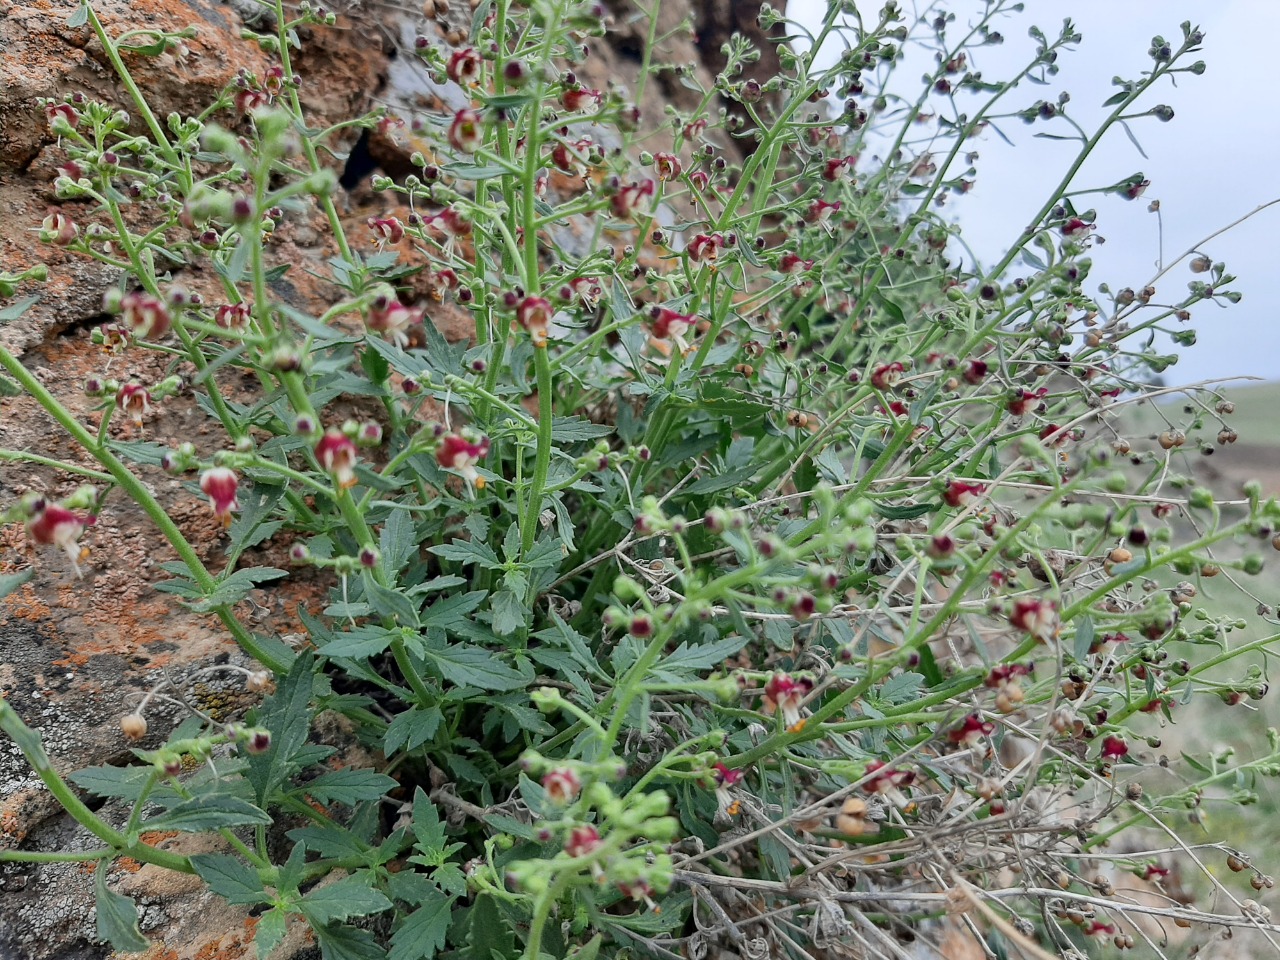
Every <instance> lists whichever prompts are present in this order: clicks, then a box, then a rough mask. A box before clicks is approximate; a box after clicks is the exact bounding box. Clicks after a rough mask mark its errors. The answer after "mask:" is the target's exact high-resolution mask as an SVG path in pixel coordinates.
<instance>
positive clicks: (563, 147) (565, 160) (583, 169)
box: [551, 137, 595, 177]
mask: <svg viewBox="0 0 1280 960" xmlns="http://www.w3.org/2000/svg"><path fill="white" fill-rule="evenodd" d="M593 146H595V144H594V143H592V141H591V139H590V138H589V137H583V138H582V139H581V140H578V141H577V142H575V143H568V142H567V141H564V140H561V141H559V142H557V143H556V145H555V146H554V147H552V148H551V162H552V163H554V164H555V165H556V168H557V169H559V170H561V171H563V172H564V173H567V174H569V175H570V176H571V177H585V176H586V175H587V164H586V161H585V159H584V158H585V157H586V156H587V155H588V154H589V153H590V152H591V148H592V147H593Z"/></svg>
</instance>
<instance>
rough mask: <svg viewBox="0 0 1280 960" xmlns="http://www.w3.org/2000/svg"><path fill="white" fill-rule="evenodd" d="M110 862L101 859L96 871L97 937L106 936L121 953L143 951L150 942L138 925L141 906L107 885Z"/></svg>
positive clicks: (94, 880) (103, 938) (107, 940)
mask: <svg viewBox="0 0 1280 960" xmlns="http://www.w3.org/2000/svg"><path fill="white" fill-rule="evenodd" d="M109 863H110V861H109V860H101V861H99V863H98V869H97V870H96V871H95V872H94V875H93V894H94V900H95V902H96V903H97V926H98V939H99V940H105V941H106V942H107V943H109V944H111V946H112V948H114V949H115V950H118V951H120V952H121V953H140V952H142V951H143V950H146V949H148V948H149V947H150V946H151V943H150V941H148V940H147V938H146V937H144V936H143V935H142V931H140V930H139V929H138V908H137V906H135V905H134V902H133V901H132V900H130V899H129V898H128V897H126V896H124V895H123V894H120V893H116V892H115V891H114V890H112V889H111V888H110V887H108V886H107V868H108V865H109Z"/></svg>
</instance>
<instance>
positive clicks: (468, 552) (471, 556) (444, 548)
mask: <svg viewBox="0 0 1280 960" xmlns="http://www.w3.org/2000/svg"><path fill="white" fill-rule="evenodd" d="M427 552H428V553H434V554H435V555H436V556H437V557H439V558H440V559H442V560H453V561H455V562H457V563H478V564H479V565H480V566H481V567H483V568H484V569H485V570H495V569H497V568H498V567H501V566H503V563H502V561H501V560H499V559H498V555H497V554H496V553H494V552H493V547H491V546H489V545H488V544H487V543H485V542H484V541H483V540H454V541H453V542H452V543H442V544H439V545H437V546H434V547H430V548H428V551H427Z"/></svg>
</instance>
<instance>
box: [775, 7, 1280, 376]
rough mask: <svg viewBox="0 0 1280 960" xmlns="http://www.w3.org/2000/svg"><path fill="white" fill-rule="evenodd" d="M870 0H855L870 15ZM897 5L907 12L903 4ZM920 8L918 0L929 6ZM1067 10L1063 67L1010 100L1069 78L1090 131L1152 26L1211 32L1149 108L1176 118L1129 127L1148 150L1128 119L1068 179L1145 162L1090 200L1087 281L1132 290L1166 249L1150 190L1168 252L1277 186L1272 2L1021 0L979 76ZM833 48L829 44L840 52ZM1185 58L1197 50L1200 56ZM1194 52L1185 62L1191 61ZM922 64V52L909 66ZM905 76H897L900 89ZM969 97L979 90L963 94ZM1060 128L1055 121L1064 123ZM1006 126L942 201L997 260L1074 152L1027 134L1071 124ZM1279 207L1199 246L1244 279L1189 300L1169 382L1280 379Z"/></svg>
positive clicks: (1105, 178) (805, 12) (1049, 95)
mask: <svg viewBox="0 0 1280 960" xmlns="http://www.w3.org/2000/svg"><path fill="white" fill-rule="evenodd" d="M880 6H881V4H880V3H879V2H872V3H860V7H861V8H862V9H863V12H864V15H865V16H866V17H868V18H873V17H874V16H875V13H876V11H878V10H879V8H880ZM903 6H904V7H905V8H907V9H911V4H910V3H904V4H903ZM938 6H940V7H943V8H945V9H948V10H951V11H952V12H954V13H955V14H956V15H957V18H958V19H959V20H961V21H964V20H965V19H966V18H967V17H970V16H972V14H973V12H974V11H976V10H980V9H982V7H983V4H982V3H981V2H980V0H954V2H951V3H948V4H939V5H938ZM825 7H826V4H825V2H823V0H789V3H788V10H789V13H790V14H791V16H793V17H796V18H798V19H800V20H801V22H803V23H806V24H814V23H817V22H820V20H821V17H822V14H823V11H824V10H825ZM917 9H921V10H923V9H925V5H924V4H920V5H918V7H917ZM1068 16H1069V17H1070V18H1071V19H1072V20H1073V21H1074V23H1075V25H1076V27H1077V30H1078V32H1080V33H1081V34H1083V37H1084V39H1083V42H1082V43H1080V44H1079V45H1078V46H1077V48H1076V49H1075V51H1074V52H1071V53H1065V54H1063V55H1062V56H1061V57H1060V59H1059V61H1058V62H1059V65H1060V66H1061V68H1062V69H1061V72H1060V73H1059V74H1058V76H1057V77H1055V78H1053V81H1052V82H1051V84H1050V85H1049V86H1047V87H1044V86H1037V85H1032V84H1026V85H1024V88H1023V89H1021V90H1019V91H1015V92H1013V93H1011V94H1009V95H1008V96H1007V97H1006V102H1008V103H1009V104H1010V105H1011V106H1013V107H1014V108H1019V107H1022V106H1025V105H1028V104H1030V103H1033V102H1034V101H1036V100H1038V99H1045V100H1054V99H1056V97H1057V94H1058V93H1059V92H1060V91H1062V90H1066V91H1068V92H1069V93H1070V94H1071V102H1070V104H1069V107H1068V109H1069V110H1070V111H1071V113H1072V116H1074V117H1075V119H1076V120H1077V122H1079V123H1080V124H1081V125H1082V126H1084V127H1085V129H1086V130H1089V131H1091V130H1092V127H1093V124H1094V123H1095V122H1096V121H1097V120H1098V119H1101V118H1102V117H1103V116H1105V113H1106V110H1104V109H1103V108H1102V107H1101V103H1102V101H1103V100H1105V99H1106V98H1107V97H1109V96H1110V95H1111V94H1112V93H1114V92H1115V89H1116V88H1115V87H1113V86H1112V84H1111V79H1112V77H1113V76H1115V75H1120V76H1124V77H1126V78H1136V77H1137V76H1138V75H1139V73H1140V71H1142V70H1144V69H1146V68H1147V67H1149V66H1150V64H1151V60H1150V58H1149V57H1148V55H1147V48H1148V46H1149V45H1150V41H1151V38H1152V37H1153V36H1154V35H1155V34H1157V33H1158V34H1161V35H1163V36H1164V37H1165V38H1167V39H1169V40H1170V41H1171V42H1173V43H1174V44H1175V46H1176V45H1177V43H1178V42H1180V41H1181V37H1182V32H1181V30H1180V28H1179V24H1180V23H1181V22H1182V21H1184V20H1190V21H1191V22H1192V25H1193V26H1199V27H1200V28H1201V30H1202V31H1203V32H1204V34H1205V42H1204V49H1203V52H1202V53H1200V54H1199V55H1198V56H1199V57H1200V59H1203V60H1204V61H1205V62H1206V64H1207V65H1208V69H1207V70H1206V72H1205V73H1204V74H1203V75H1202V76H1199V77H1196V76H1191V75H1185V74H1182V75H1179V77H1178V86H1177V87H1176V88H1174V87H1173V86H1172V85H1168V84H1166V85H1162V87H1161V88H1158V91H1153V92H1152V99H1151V100H1150V101H1149V102H1147V104H1146V105H1147V106H1154V105H1155V104H1156V103H1166V104H1168V105H1170V106H1172V107H1173V108H1174V111H1175V113H1176V116H1175V118H1174V120H1173V121H1172V122H1170V123H1160V122H1159V121H1157V120H1155V119H1154V118H1144V119H1142V120H1139V121H1137V122H1136V123H1134V124H1133V130H1134V133H1135V134H1136V135H1137V137H1138V140H1139V141H1140V142H1141V144H1142V147H1143V149H1144V150H1145V151H1146V154H1147V157H1148V158H1149V159H1147V160H1144V159H1143V158H1142V156H1141V155H1140V154H1139V153H1138V151H1137V150H1136V149H1135V148H1134V146H1133V144H1131V143H1130V142H1129V140H1128V138H1127V137H1126V136H1125V135H1124V132H1123V131H1122V130H1120V129H1118V128H1117V129H1115V130H1114V131H1113V134H1112V135H1111V137H1110V142H1107V141H1104V142H1103V143H1102V144H1101V145H1100V147H1099V149H1098V151H1097V152H1096V153H1095V154H1094V156H1092V157H1091V158H1090V160H1089V161H1088V162H1087V163H1086V164H1085V166H1084V167H1083V169H1082V170H1081V173H1080V176H1079V178H1078V179H1077V180H1076V185H1077V186H1101V185H1103V184H1107V183H1112V182H1115V181H1118V180H1120V179H1122V178H1124V177H1126V176H1128V175H1129V174H1132V173H1135V172H1137V171H1139V170H1141V171H1142V172H1143V173H1144V174H1146V176H1147V177H1148V178H1150V180H1151V186H1150V188H1148V190H1147V193H1146V195H1145V196H1144V197H1143V198H1142V199H1141V200H1138V201H1134V202H1128V201H1125V200H1123V199H1120V198H1118V197H1109V196H1096V197H1093V198H1090V200H1091V202H1092V203H1093V205H1095V206H1096V208H1097V210H1098V232H1099V233H1100V234H1101V235H1103V236H1105V238H1106V241H1107V242H1106V243H1105V244H1104V245H1101V246H1099V247H1097V248H1096V250H1095V252H1094V254H1093V257H1094V261H1095V267H1094V270H1093V273H1092V275H1091V277H1090V281H1089V289H1090V291H1091V292H1092V291H1093V290H1094V289H1095V288H1096V286H1097V283H1098V282H1100V281H1102V280H1106V281H1107V282H1109V283H1110V284H1111V286H1112V288H1113V289H1119V288H1121V287H1125V286H1131V287H1134V288H1135V289H1136V288H1139V287H1141V286H1142V285H1143V284H1144V283H1146V282H1147V281H1148V280H1149V279H1150V278H1151V277H1152V276H1153V275H1154V274H1155V272H1156V270H1157V259H1158V257H1159V253H1160V245H1159V235H1158V233H1157V222H1156V217H1155V215H1154V214H1151V213H1148V212H1147V203H1148V201H1149V200H1151V199H1159V200H1160V202H1161V210H1162V215H1163V219H1164V254H1165V257H1166V259H1171V258H1173V257H1175V256H1177V255H1178V254H1180V253H1182V252H1183V251H1184V250H1186V249H1187V248H1188V247H1190V246H1192V245H1193V244H1196V243H1198V242H1199V241H1201V240H1202V239H1203V238H1204V237H1206V236H1207V235H1208V234H1210V233H1212V232H1213V231H1215V230H1217V229H1219V228H1221V227H1224V226H1226V225H1227V224H1228V223H1230V222H1232V221H1233V220H1235V219H1237V218H1239V217H1241V216H1243V215H1244V214H1246V213H1248V212H1249V211H1250V210H1252V209H1254V208H1255V207H1257V206H1259V205H1261V204H1263V203H1266V202H1267V201H1269V200H1273V199H1275V198H1276V197H1277V196H1280V177H1276V176H1275V175H1274V173H1273V172H1272V168H1273V165H1274V164H1275V163H1276V160H1277V155H1278V154H1280V106H1277V104H1278V102H1280V90H1278V88H1280V84H1278V83H1277V72H1278V71H1277V67H1278V66H1280V45H1278V44H1277V38H1280V0H1216V2H1214V3H1210V4H1206V3H1203V2H1194V0H1027V2H1026V10H1025V12H1024V13H1022V14H1019V15H1013V16H1010V17H1009V18H1007V19H1006V20H1004V22H1003V23H1001V24H999V25H998V27H997V29H999V30H1000V31H1001V33H1003V34H1004V36H1005V38H1006V40H1005V43H1004V44H1003V45H1002V46H998V47H984V48H981V49H979V50H978V51H977V52H976V54H974V55H971V65H972V67H973V68H974V69H978V70H981V71H982V72H983V74H984V76H985V77H987V78H988V79H999V78H1003V77H1006V76H1009V75H1011V74H1012V73H1014V72H1015V71H1016V70H1018V69H1020V68H1021V66H1022V65H1023V64H1024V63H1025V62H1026V60H1027V59H1029V57H1030V55H1031V51H1032V49H1033V44H1034V41H1032V40H1031V38H1030V37H1028V35H1027V28H1028V27H1029V26H1031V25H1032V24H1033V23H1034V24H1036V25H1038V26H1040V27H1041V28H1042V29H1043V30H1044V32H1045V33H1046V34H1047V35H1048V36H1050V37H1051V38H1053V37H1056V36H1057V33H1058V31H1059V28H1060V26H1061V24H1062V20H1063V18H1064V17H1068ZM838 51H839V47H838V46H835V47H831V48H829V50H828V52H829V53H830V55H832V56H834V55H835V54H837V53H838ZM1192 59H1195V58H1194V57H1193V58H1192ZM1188 62H1190V61H1188ZM910 64H911V65H908V66H906V67H904V68H903V69H901V70H900V71H899V80H900V81H901V82H903V83H904V84H906V83H907V82H908V81H910V82H911V83H914V82H916V81H917V80H918V79H919V77H920V76H921V75H922V73H923V72H924V70H925V69H926V68H927V66H928V61H927V60H926V59H923V58H920V57H917V58H916V59H915V60H912V61H910ZM917 64H918V65H917ZM903 89H904V90H905V89H906V88H905V86H904V88H903ZM966 96H967V97H968V98H969V102H970V103H976V102H977V101H976V98H975V97H974V96H973V95H966ZM1064 126H1065V125H1064ZM1001 129H1002V130H1003V131H1004V133H1005V134H1006V135H1008V136H1009V137H1010V139H1012V140H1013V141H1014V143H1015V144H1017V146H1016V148H1011V147H1009V146H1008V145H1007V144H1005V143H1004V141H1002V140H1001V139H1000V138H999V137H998V136H997V135H996V134H995V133H993V132H990V131H988V132H987V133H986V134H985V135H984V136H983V137H982V138H980V139H979V140H978V141H976V142H975V149H977V150H978V151H979V153H980V154H981V157H980V160H979V163H978V170H979V175H978V180H977V185H976V187H975V188H974V190H973V191H972V192H971V193H970V194H968V195H967V196H965V197H963V198H958V199H957V201H956V202H954V203H952V204H949V205H948V208H947V209H948V210H949V214H948V215H949V216H954V217H957V218H958V219H959V222H960V223H961V224H962V225H963V228H964V234H965V237H966V238H967V240H968V242H969V244H970V245H971V246H972V247H973V248H974V250H975V251H976V252H977V253H978V255H979V256H982V257H985V258H987V260H988V262H990V261H991V260H994V259H995V258H996V257H998V256H999V255H1000V254H1002V253H1003V252H1004V250H1006V249H1007V248H1008V245H1009V244H1010V242H1011V241H1012V240H1013V239H1014V238H1015V237H1016V236H1017V235H1018V233H1019V232H1020V231H1021V230H1022V228H1023V227H1024V226H1025V221H1026V219H1027V218H1028V217H1030V216H1031V215H1032V214H1033V213H1034V212H1035V210H1037V209H1038V208H1039V206H1040V205H1041V203H1042V202H1043V201H1044V199H1045V197H1046V193H1047V191H1048V190H1049V189H1051V187H1052V185H1053V184H1055V183H1057V181H1058V179H1059V178H1060V177H1061V175H1062V174H1063V173H1064V172H1065V170H1066V168H1067V167H1068V165H1069V164H1070V162H1071V160H1072V159H1073V157H1074V149H1073V147H1074V145H1073V144H1068V143H1059V142H1054V141H1048V140H1041V139H1035V138H1034V137H1033V136H1032V134H1034V133H1036V132H1041V131H1043V132H1063V133H1065V132H1068V131H1067V130H1066V129H1062V128H1059V127H1057V126H1055V125H1053V124H1047V123H1043V122H1040V123H1037V124H1035V125H1033V126H1027V125H1025V124H1023V123H1022V122H1021V121H1019V120H1016V119H1014V120H1010V121H1005V122H1004V123H1003V124H1002V125H1001ZM1278 233H1280V206H1276V207H1272V208H1271V209H1269V210H1265V211H1263V212H1262V213H1260V214H1259V215H1258V216H1256V217H1254V218H1253V219H1252V220H1250V221H1248V222H1246V223H1244V224H1242V225H1240V226H1238V227H1236V228H1235V229H1233V230H1232V231H1230V232H1229V233H1228V234H1226V235H1224V236H1222V237H1219V238H1217V239H1215V240H1213V241H1211V242H1210V243H1208V244H1206V245H1205V246H1204V247H1203V250H1204V252H1205V253H1206V254H1207V255H1209V256H1210V257H1212V258H1213V259H1214V260H1224V261H1226V263H1227V267H1228V269H1229V270H1230V271H1231V272H1233V273H1235V274H1236V275H1237V276H1238V277H1239V278H1240V279H1239V281H1238V282H1237V283H1236V284H1234V285H1233V286H1234V288H1235V289H1237V290H1240V291H1241V292H1242V293H1243V294H1244V299H1243V300H1242V301H1241V302H1240V303H1239V304H1237V305H1235V306H1232V307H1230V308H1229V309H1225V310H1220V309H1218V308H1216V307H1214V306H1212V305H1208V306H1201V307H1200V308H1199V309H1198V310H1196V311H1194V314H1193V318H1192V321H1191V323H1190V324H1189V325H1190V326H1191V327H1193V328H1194V329H1195V330H1196V331H1197V335H1198V342H1197V344H1196V346H1194V347H1192V348H1189V349H1187V350H1184V351H1183V357H1182V360H1181V362H1179V363H1178V365H1177V366H1176V367H1173V368H1171V369H1170V370H1169V372H1168V374H1167V375H1166V376H1167V380H1168V381H1169V382H1170V383H1188V382H1192V381H1196V380H1201V379H1207V378H1211V377H1227V376H1232V375H1237V374H1250V375H1254V376H1260V377H1265V378H1267V379H1280V281H1278V280H1277V274H1276V270H1275V267H1274V265H1273V264H1274V263H1275V260H1276V253H1275V251H1276V249H1277V247H1278V246H1280V244H1277V241H1276V236H1277V234H1278ZM1192 278H1193V275H1192V274H1191V273H1190V271H1189V270H1187V269H1186V267H1185V266H1181V267H1177V268H1175V269H1174V270H1172V271H1171V272H1170V273H1169V274H1167V275H1166V276H1165V277H1164V279H1163V280H1162V281H1161V283H1160V285H1159V288H1158V290H1157V299H1158V300H1160V301H1163V302H1170V301H1175V300H1179V299H1181V298H1182V297H1183V296H1184V295H1185V292H1186V283H1187V281H1188V280H1191V279H1192Z"/></svg>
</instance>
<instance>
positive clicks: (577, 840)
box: [564, 824, 601, 857]
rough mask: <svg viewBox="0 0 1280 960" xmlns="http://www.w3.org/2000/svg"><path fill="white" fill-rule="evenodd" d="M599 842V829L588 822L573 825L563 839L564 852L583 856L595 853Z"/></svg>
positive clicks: (572, 855)
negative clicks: (564, 839)
mask: <svg viewBox="0 0 1280 960" xmlns="http://www.w3.org/2000/svg"><path fill="white" fill-rule="evenodd" d="M600 844H601V840H600V831H599V830H597V829H596V828H595V827H593V826H591V825H590V824H586V825H584V826H581V827H574V828H573V829H572V830H571V831H569V839H568V840H567V841H565V845H564V852H565V853H567V854H568V855H569V856H571V857H585V856H589V855H590V854H592V853H595V851H596V850H597V849H599V847H600Z"/></svg>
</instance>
